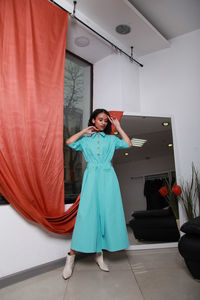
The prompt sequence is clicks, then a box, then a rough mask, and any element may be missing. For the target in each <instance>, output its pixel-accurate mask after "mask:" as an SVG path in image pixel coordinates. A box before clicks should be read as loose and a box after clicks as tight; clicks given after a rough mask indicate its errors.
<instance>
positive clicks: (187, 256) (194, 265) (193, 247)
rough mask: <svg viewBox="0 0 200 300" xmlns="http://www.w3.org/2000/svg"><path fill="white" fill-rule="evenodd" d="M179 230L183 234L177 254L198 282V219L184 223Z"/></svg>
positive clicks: (199, 242)
mask: <svg viewBox="0 0 200 300" xmlns="http://www.w3.org/2000/svg"><path fill="white" fill-rule="evenodd" d="M180 230H181V231H182V232H184V233H185V234H184V235H183V236H182V237H181V239H180V240H179V243H178V249H179V252H180V254H181V255H182V256H183V258H184V260H185V263H186V265H187V267H188V269H189V271H190V273H191V274H192V276H193V277H194V278H195V279H198V280H200V217H197V218H195V219H193V220H191V221H188V222H186V223H185V224H183V225H182V226H181V229H180Z"/></svg>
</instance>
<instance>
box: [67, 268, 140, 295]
mask: <svg viewBox="0 0 200 300" xmlns="http://www.w3.org/2000/svg"><path fill="white" fill-rule="evenodd" d="M69 299H70V300H93V299H95V300H113V299H114V300H122V299H123V300H144V298H143V297H142V294H141V292H140V290H139V288H138V286H137V283H136V280H135V277H134V275H133V273H132V271H130V270H124V271H119V270H118V271H117V270H112V271H110V272H103V271H101V272H96V271H80V272H74V273H73V275H72V277H71V278H70V279H69V283H68V285H67V288H66V292H65V298H64V300H69Z"/></svg>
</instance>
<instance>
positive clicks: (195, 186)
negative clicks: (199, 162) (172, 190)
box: [179, 164, 200, 220]
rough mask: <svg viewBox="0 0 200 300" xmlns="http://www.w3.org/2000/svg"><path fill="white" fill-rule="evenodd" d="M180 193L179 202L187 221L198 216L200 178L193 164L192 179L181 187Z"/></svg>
mask: <svg viewBox="0 0 200 300" xmlns="http://www.w3.org/2000/svg"><path fill="white" fill-rule="evenodd" d="M181 187H182V193H181V194H180V195H179V201H180V203H181V205H182V206H183V208H184V210H185V213H186V215H187V218H188V220H192V219H194V218H196V217H197V216H198V213H197V207H198V206H199V207H200V176H199V172H198V171H197V170H196V168H195V166H194V164H192V177H191V179H190V180H189V181H186V182H183V184H182V185H181Z"/></svg>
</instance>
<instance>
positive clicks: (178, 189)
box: [172, 185, 182, 196]
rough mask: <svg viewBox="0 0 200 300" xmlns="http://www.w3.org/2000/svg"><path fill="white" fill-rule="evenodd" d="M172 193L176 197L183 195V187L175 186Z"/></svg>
mask: <svg viewBox="0 0 200 300" xmlns="http://www.w3.org/2000/svg"><path fill="white" fill-rule="evenodd" d="M172 193H173V194H174V195H176V196H178V195H180V194H181V193H182V190H181V187H180V186H179V185H174V186H173V187H172Z"/></svg>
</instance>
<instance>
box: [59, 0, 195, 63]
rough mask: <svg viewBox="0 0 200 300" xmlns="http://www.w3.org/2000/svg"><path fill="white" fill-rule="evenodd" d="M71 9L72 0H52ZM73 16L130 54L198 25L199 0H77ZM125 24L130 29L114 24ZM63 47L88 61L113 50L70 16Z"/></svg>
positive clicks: (155, 48) (143, 51) (157, 46)
mask: <svg viewBox="0 0 200 300" xmlns="http://www.w3.org/2000/svg"><path fill="white" fill-rule="evenodd" d="M54 2H57V3H58V4H59V5H61V6H62V7H63V8H65V9H67V10H68V11H70V12H72V11H73V1H72V0H54ZM76 16H77V17H78V18H79V19H81V20H82V21H84V22H85V23H86V24H88V25H89V26H91V27H92V28H93V29H95V30H96V31H97V32H99V33H100V34H102V35H103V36H104V37H106V38H107V39H109V40H111V41H112V42H113V43H114V44H116V45H117V46H118V47H119V48H121V49H122V50H123V51H125V52H126V53H128V54H129V55H130V53H131V50H130V47H131V46H133V47H134V55H133V56H134V58H136V59H137V58H140V57H142V56H144V55H147V54H150V53H153V52H155V51H159V50H161V49H165V48H168V47H170V39H172V38H175V37H177V36H180V35H182V34H185V33H188V32H191V31H194V30H197V29H200V1H199V0H78V1H77V5H76ZM119 24H127V25H129V26H130V27H131V32H130V33H129V34H127V35H121V34H118V33H117V32H116V31H115V27H116V26H117V25H119ZM80 36H85V37H87V38H88V39H89V42H90V43H89V45H88V46H87V47H78V46H76V45H75V38H76V37H80ZM67 48H68V49H69V50H70V51H71V52H74V53H75V54H77V55H79V56H81V57H83V58H84V59H86V60H88V61H89V62H91V63H95V62H97V61H99V60H101V59H102V58H104V57H106V56H108V55H110V54H111V53H112V52H114V51H115V49H113V48H112V47H111V46H110V45H109V44H107V43H106V42H105V41H104V40H103V39H101V38H99V37H97V36H96V35H95V34H94V33H92V32H91V31H89V29H86V28H85V27H84V26H83V25H80V23H78V22H77V21H75V20H72V19H71V17H70V21H69V26H68V36H67Z"/></svg>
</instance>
